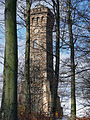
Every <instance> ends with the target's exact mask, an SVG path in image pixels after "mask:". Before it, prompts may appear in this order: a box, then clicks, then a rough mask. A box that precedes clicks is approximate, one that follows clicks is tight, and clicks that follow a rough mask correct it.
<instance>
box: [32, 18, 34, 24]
mask: <svg viewBox="0 0 90 120" xmlns="http://www.w3.org/2000/svg"><path fill="white" fill-rule="evenodd" d="M33 22H34V17H33V18H32V25H33Z"/></svg>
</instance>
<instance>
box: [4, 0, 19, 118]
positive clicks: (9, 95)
mask: <svg viewBox="0 0 90 120" xmlns="http://www.w3.org/2000/svg"><path fill="white" fill-rule="evenodd" d="M5 39H6V42H5V61H4V77H3V79H4V88H3V90H4V91H3V103H2V105H3V106H2V108H3V109H2V110H3V111H2V113H4V116H3V119H4V120H17V64H18V57H17V31H16V0H8V1H7V0H6V1H5Z"/></svg>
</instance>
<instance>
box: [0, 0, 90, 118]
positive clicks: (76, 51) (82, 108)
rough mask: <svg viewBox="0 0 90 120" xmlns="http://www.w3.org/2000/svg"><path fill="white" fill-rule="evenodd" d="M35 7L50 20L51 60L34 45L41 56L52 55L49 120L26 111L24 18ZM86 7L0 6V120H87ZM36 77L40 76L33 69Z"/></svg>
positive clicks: (67, 0) (65, 0)
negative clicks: (50, 15) (49, 14)
mask: <svg viewBox="0 0 90 120" xmlns="http://www.w3.org/2000/svg"><path fill="white" fill-rule="evenodd" d="M37 4H39V5H43V6H45V7H46V8H49V10H50V11H51V12H52V13H53V15H54V26H53V32H52V36H53V43H52V44H53V54H52V53H50V51H47V49H46V48H44V47H43V46H44V44H43V45H39V44H38V43H37V44H38V46H39V47H40V48H41V49H42V50H43V51H46V52H47V53H49V54H50V55H53V66H52V69H53V71H52V73H53V79H52V80H50V92H51V93H50V94H51V101H52V102H51V111H50V114H49V116H48V115H46V113H45V114H42V113H41V111H40V112H39V111H38V112H37V113H33V112H32V107H31V106H32V93H31V92H32V90H31V86H32V84H31V83H32V80H33V78H32V76H33V72H35V71H32V72H31V71H30V70H31V58H30V57H31V56H30V49H31V47H32V46H31V39H30V38H31V36H32V33H31V32H30V30H31V27H32V26H31V21H30V20H31V19H30V18H31V10H32V9H33V8H35V7H36V5H37ZM89 4H90V2H89V0H78V1H77V0H74V1H73V0H0V102H1V108H0V120H29V119H30V120H34V119H35V120H40V119H41V120H49V119H50V120H57V119H59V120H61V119H62V120H64V119H65V120H76V119H78V120H80V118H81V120H84V119H85V120H89V119H90V13H89ZM51 21H53V20H51ZM38 34H41V33H38ZM48 34H49V33H48ZM34 37H35V36H34ZM36 57H38V56H36ZM43 66H44V65H42V68H43ZM37 69H38V68H37ZM42 71H43V69H42ZM37 74H39V75H41V73H39V69H38V73H37ZM51 75H52V74H51ZM34 77H35V76H34ZM35 79H36V78H34V80H35ZM40 79H41V78H40ZM49 79H50V78H49ZM23 81H24V84H23V86H24V88H23V90H24V94H22V95H23V97H22V99H25V103H24V104H23V105H22V107H21V106H19V103H18V91H19V88H18V87H19V86H20V84H22V83H23ZM37 87H38V85H37ZM35 93H38V90H37V91H35ZM58 97H59V102H60V107H61V109H63V115H62V113H61V112H62V111H59V112H60V116H59V115H58V114H59V113H58V112H57V106H59V104H58V102H57V99H58ZM40 99H43V98H40ZM42 106H44V105H43V104H42Z"/></svg>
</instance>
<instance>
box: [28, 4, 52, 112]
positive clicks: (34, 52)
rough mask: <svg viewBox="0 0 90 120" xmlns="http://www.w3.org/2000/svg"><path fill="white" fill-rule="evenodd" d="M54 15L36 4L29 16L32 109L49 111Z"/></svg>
mask: <svg viewBox="0 0 90 120" xmlns="http://www.w3.org/2000/svg"><path fill="white" fill-rule="evenodd" d="M53 24H54V16H53V13H52V12H51V11H50V9H49V8H47V7H45V6H43V5H41V4H38V5H37V6H36V7H35V8H34V9H32V10H31V16H30V77H31V105H32V111H35V112H45V113H50V107H51V92H50V82H51V80H52V78H53V41H52V29H53Z"/></svg>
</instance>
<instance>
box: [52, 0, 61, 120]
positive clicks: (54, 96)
mask: <svg viewBox="0 0 90 120" xmlns="http://www.w3.org/2000/svg"><path fill="white" fill-rule="evenodd" d="M52 2H53V5H54V7H56V8H55V9H56V13H55V19H56V64H55V79H54V80H53V88H52V90H51V91H52V114H53V120H55V119H56V118H55V113H56V108H57V96H58V93H57V91H58V81H59V63H60V62H59V61H60V12H59V7H60V6H59V0H56V3H55V1H54V0H52Z"/></svg>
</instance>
